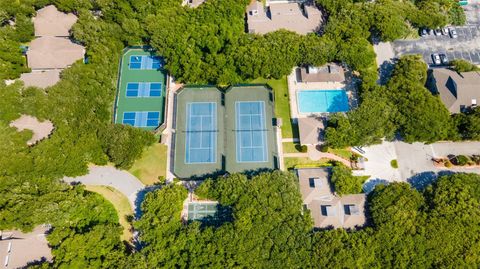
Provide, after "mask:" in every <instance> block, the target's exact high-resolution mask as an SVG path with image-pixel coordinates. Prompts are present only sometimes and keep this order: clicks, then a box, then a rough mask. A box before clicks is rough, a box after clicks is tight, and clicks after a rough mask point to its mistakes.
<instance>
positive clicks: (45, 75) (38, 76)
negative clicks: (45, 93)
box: [20, 69, 61, 88]
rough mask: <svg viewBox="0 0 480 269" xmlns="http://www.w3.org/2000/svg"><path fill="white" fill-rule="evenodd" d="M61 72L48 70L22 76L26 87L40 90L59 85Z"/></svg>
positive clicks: (21, 78)
mask: <svg viewBox="0 0 480 269" xmlns="http://www.w3.org/2000/svg"><path fill="white" fill-rule="evenodd" d="M60 72H61V71H60V70H59V69H55V70H47V71H38V72H32V73H24V74H22V75H21V76H20V80H21V81H23V84H24V85H25V87H30V86H35V87H39V88H46V87H50V86H53V85H55V84H57V82H59V81H60Z"/></svg>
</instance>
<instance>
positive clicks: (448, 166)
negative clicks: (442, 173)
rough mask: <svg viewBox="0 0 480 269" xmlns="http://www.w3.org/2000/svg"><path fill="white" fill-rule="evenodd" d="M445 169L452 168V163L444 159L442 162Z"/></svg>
mask: <svg viewBox="0 0 480 269" xmlns="http://www.w3.org/2000/svg"><path fill="white" fill-rule="evenodd" d="M443 163H444V164H445V167H447V168H450V167H452V166H453V164H452V162H451V161H450V160H449V159H446V160H445V161H444V162H443Z"/></svg>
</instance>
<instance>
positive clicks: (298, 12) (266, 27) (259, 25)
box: [247, 1, 323, 35]
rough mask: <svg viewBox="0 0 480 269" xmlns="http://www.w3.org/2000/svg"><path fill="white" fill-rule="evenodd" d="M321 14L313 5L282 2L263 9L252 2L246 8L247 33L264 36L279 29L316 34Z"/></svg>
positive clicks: (320, 22) (259, 3)
mask: <svg viewBox="0 0 480 269" xmlns="http://www.w3.org/2000/svg"><path fill="white" fill-rule="evenodd" d="M322 22H323V17H322V12H321V11H320V10H319V9H318V8H317V7H316V6H315V4H314V3H310V2H309V3H297V2H289V1H282V2H279V3H275V2H272V1H270V5H269V6H267V7H264V6H263V4H262V3H261V2H259V1H253V2H252V3H251V4H250V5H249V6H248V8H247V24H248V32H249V33H252V34H266V33H269V32H274V31H277V30H280V29H285V30H289V31H293V32H296V33H298V34H302V35H306V34H308V33H312V32H316V31H318V30H319V28H320V26H321V25H322Z"/></svg>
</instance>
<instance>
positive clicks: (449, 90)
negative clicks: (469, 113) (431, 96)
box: [429, 68, 480, 113]
mask: <svg viewBox="0 0 480 269" xmlns="http://www.w3.org/2000/svg"><path fill="white" fill-rule="evenodd" d="M429 84H430V88H431V89H432V91H433V92H436V93H438V94H439V95H440V99H441V100H442V102H443V104H445V106H446V107H447V109H448V110H449V111H450V113H459V112H462V111H465V110H466V109H468V108H472V107H476V106H477V105H478V102H480V86H479V85H480V72H476V71H473V72H465V73H457V72H455V71H453V70H450V69H446V68H435V69H433V70H432V71H431V76H430V81H429Z"/></svg>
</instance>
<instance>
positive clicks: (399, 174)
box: [360, 141, 480, 190]
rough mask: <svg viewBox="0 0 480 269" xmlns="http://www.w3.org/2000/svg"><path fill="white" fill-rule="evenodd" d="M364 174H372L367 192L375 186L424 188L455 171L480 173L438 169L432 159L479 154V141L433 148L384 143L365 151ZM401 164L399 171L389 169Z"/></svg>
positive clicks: (479, 172)
mask: <svg viewBox="0 0 480 269" xmlns="http://www.w3.org/2000/svg"><path fill="white" fill-rule="evenodd" d="M364 150H365V154H364V156H365V157H366V158H367V159H368V161H367V162H365V171H362V172H361V173H360V174H364V175H370V176H371V178H370V181H371V182H370V183H368V182H367V184H366V188H365V189H366V190H367V189H368V190H370V189H372V188H373V186H374V185H375V184H378V183H385V182H393V181H404V182H410V183H412V184H413V185H418V186H423V185H425V184H428V183H430V182H432V180H434V179H435V178H436V177H437V176H438V175H441V174H446V173H452V172H467V173H478V174H480V168H454V169H441V168H438V167H435V166H434V165H433V162H432V161H431V160H432V158H438V157H446V156H448V155H449V154H454V155H459V154H463V155H473V154H478V155H480V142H439V143H434V144H430V145H426V144H423V143H413V144H407V143H404V142H398V141H397V142H384V143H382V144H381V145H374V146H370V147H366V148H364ZM392 159H396V160H397V161H398V166H399V168H398V169H393V168H392V167H391V166H390V161H391V160H392Z"/></svg>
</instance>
